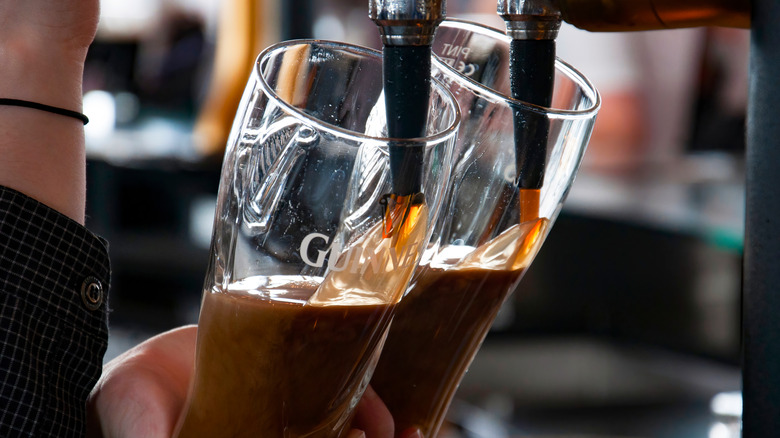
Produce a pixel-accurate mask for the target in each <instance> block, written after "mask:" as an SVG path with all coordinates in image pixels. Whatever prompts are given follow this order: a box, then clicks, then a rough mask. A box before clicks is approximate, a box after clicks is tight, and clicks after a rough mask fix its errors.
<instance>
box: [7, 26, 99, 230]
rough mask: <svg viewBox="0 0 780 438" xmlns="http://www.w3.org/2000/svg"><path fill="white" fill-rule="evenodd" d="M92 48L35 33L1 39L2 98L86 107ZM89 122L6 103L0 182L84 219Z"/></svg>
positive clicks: (81, 221)
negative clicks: (36, 37) (48, 40)
mask: <svg viewBox="0 0 780 438" xmlns="http://www.w3.org/2000/svg"><path fill="white" fill-rule="evenodd" d="M84 56H86V50H64V49H63V48H61V47H52V46H51V45H46V44H37V43H36V42H35V41H30V39H29V38H16V39H15V40H10V41H9V40H8V39H6V40H5V41H2V42H0V97H3V98H14V99H21V100H28V101H32V102H38V103H43V104H47V105H52V106H57V107H61V108H65V109H70V110H74V111H81V110H82V108H81V96H82V90H81V81H82V75H83V57H84ZM85 184H86V183H85V152H84V127H83V124H82V123H81V122H80V121H79V120H77V119H74V118H70V117H65V116H62V115H57V114H53V113H48V112H45V111H41V110H35V109H30V108H22V107H15V106H3V105H0V185H4V186H7V187H10V188H13V189H16V190H18V191H20V192H22V193H25V194H27V195H28V196H31V197H33V198H35V199H37V200H39V201H40V202H43V203H44V204H46V205H49V206H50V207H52V208H54V209H56V210H58V211H60V212H62V213H63V214H65V215H67V216H69V217H70V218H72V219H74V220H76V221H78V222H80V223H83V222H84V207H85Z"/></svg>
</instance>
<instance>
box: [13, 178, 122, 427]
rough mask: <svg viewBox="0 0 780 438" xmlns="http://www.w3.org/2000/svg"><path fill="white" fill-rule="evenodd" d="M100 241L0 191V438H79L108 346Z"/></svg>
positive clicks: (37, 205) (20, 196)
mask: <svg viewBox="0 0 780 438" xmlns="http://www.w3.org/2000/svg"><path fill="white" fill-rule="evenodd" d="M109 276H110V267H109V262H108V250H107V246H106V243H105V242H104V241H103V240H102V239H100V238H98V237H97V236H95V235H94V234H92V233H90V232H89V231H87V229H86V228H84V227H83V226H81V225H79V224H78V223H76V222H75V221H72V220H71V219H69V218H67V217H66V216H64V215H62V214H60V213H58V212H56V211H55V210H53V209H51V208H49V207H47V206H45V205H43V204H41V203H39V202H37V201H35V200H33V199H31V198H29V197H27V196H25V195H23V194H21V193H19V192H16V191H13V190H10V189H7V188H3V187H0V437H83V436H84V435H85V431H86V426H85V418H86V400H87V397H88V395H89V392H90V390H91V389H92V387H93V386H94V385H95V383H96V382H97V379H98V378H99V377H100V372H101V369H102V362H103V355H104V354H105V351H106V345H107V342H108V326H107V310H106V307H107V306H106V293H107V289H108V284H109Z"/></svg>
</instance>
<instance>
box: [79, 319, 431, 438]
mask: <svg viewBox="0 0 780 438" xmlns="http://www.w3.org/2000/svg"><path fill="white" fill-rule="evenodd" d="M196 338H197V326H186V327H181V328H177V329H174V330H171V331H168V332H165V333H162V334H160V335H157V336H155V337H153V338H151V339H149V340H147V341H145V342H143V343H141V344H139V345H137V346H136V347H134V348H132V349H130V350H128V351H127V352H125V353H124V354H122V355H121V356H119V357H117V358H116V359H114V360H112V361H111V362H109V363H108V364H107V365H106V366H105V368H104V370H103V376H102V377H101V378H100V381H99V382H98V384H97V385H96V386H95V389H94V390H93V391H92V394H90V398H89V402H88V405H87V409H88V430H87V436H88V437H90V438H98V437H103V438H141V437H142V438H169V437H170V436H171V435H172V433H173V429H174V427H175V426H176V421H177V420H178V417H179V414H180V411H181V410H182V408H183V407H184V402H185V400H186V398H187V391H188V388H189V381H190V379H191V377H192V370H193V364H194V360H195V344H196ZM353 427H355V429H353V430H352V431H351V432H350V434H349V435H348V438H360V437H365V438H393V436H394V425H393V418H392V416H391V415H390V412H389V411H388V410H387V408H386V407H385V405H384V403H382V401H381V400H380V399H379V396H377V395H376V393H375V392H374V391H373V390H372V389H371V388H370V387H369V388H368V389H367V390H366V392H365V394H364V395H363V398H362V399H361V400H360V402H359V403H358V405H357V408H356V413H355V418H354V420H353ZM400 438H422V435H419V434H417V435H415V434H414V431H407V432H405V433H404V434H402V435H401V437H400Z"/></svg>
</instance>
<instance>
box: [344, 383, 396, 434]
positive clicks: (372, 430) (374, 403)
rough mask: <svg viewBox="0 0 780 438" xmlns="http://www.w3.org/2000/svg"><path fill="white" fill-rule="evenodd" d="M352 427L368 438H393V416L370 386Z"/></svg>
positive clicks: (356, 411)
mask: <svg viewBox="0 0 780 438" xmlns="http://www.w3.org/2000/svg"><path fill="white" fill-rule="evenodd" d="M352 426H353V427H355V428H358V429H360V430H362V431H364V432H365V434H366V435H365V436H366V437H367V438H393V435H394V434H395V425H394V424H393V416H392V415H391V414H390V411H389V410H387V406H385V404H384V402H382V399H380V398H379V396H378V395H377V393H376V392H374V390H373V389H372V388H371V386H369V387H368V388H366V392H365V393H363V397H362V398H361V399H360V402H358V405H357V408H356V409H355V418H354V419H353V420H352Z"/></svg>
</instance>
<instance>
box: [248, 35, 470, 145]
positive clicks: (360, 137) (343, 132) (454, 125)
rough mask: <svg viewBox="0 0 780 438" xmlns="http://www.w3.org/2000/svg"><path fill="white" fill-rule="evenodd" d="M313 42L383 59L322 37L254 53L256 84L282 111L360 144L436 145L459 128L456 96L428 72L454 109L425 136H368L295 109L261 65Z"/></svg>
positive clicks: (370, 51) (361, 48)
mask: <svg viewBox="0 0 780 438" xmlns="http://www.w3.org/2000/svg"><path fill="white" fill-rule="evenodd" d="M314 44H318V45H322V46H327V47H330V48H334V49H338V50H341V51H345V52H353V53H356V54H358V55H361V56H366V55H368V56H371V57H378V58H379V60H380V62H381V60H382V52H380V51H378V50H374V49H371V48H368V47H365V46H360V45H357V44H351V43H344V42H339V41H331V40H324V39H316V38H306V39H292V40H287V41H282V42H278V43H274V44H272V45H270V46H268V47H266V48H265V49H264V50H263V51H261V52H260V54H259V55H258V56H257V60H256V61H255V65H254V68H253V69H252V74H253V75H256V77H257V83H258V87H259V88H260V89H261V90H262V92H263V93H265V94H266V95H267V96H270V97H272V98H274V101H275V102H276V103H277V104H278V105H281V106H282V107H283V108H285V110H287V112H288V113H290V114H292V115H294V116H295V117H297V118H299V119H302V120H303V121H304V122H306V123H311V124H313V125H315V126H316V127H317V129H318V130H322V131H326V132H330V133H331V134H334V135H338V136H339V137H341V138H346V139H350V140H353V141H356V142H363V143H365V142H367V141H371V142H377V143H381V144H384V145H388V144H390V143H393V144H409V143H416V144H419V143H426V145H428V144H431V145H435V144H439V143H442V142H446V141H447V139H448V138H451V137H454V136H456V135H457V132H458V127H459V125H460V121H461V114H460V106H459V105H458V101H457V99H455V96H453V94H452V93H451V92H450V91H449V90H448V89H447V87H446V86H444V84H442V83H441V81H439V80H437V79H436V78H434V77H433V75H431V86H432V88H433V87H435V88H436V89H437V90H438V92H439V93H441V94H442V95H443V96H445V97H446V98H447V99H448V100H449V101H450V103H451V104H452V108H453V109H454V112H453V118H452V122H451V123H450V124H449V126H447V127H446V128H444V129H441V130H438V131H437V132H436V133H434V134H432V135H430V136H426V137H417V138H396V137H377V136H373V135H367V134H364V133H362V132H357V131H352V130H350V129H345V128H342V127H339V126H336V125H333V124H331V123H328V122H326V121H324V120H320V119H319V118H317V117H313V116H312V115H311V114H307V113H306V112H304V111H301V110H300V109H299V108H296V107H295V106H293V105H291V104H290V103H288V102H287V101H286V100H284V99H282V98H281V97H280V96H279V95H278V94H277V93H276V92H275V91H274V90H273V88H272V87H271V86H270V84H268V82H267V81H266V80H265V77H264V76H263V73H262V68H263V67H264V65H265V64H266V63H267V61H268V60H269V57H270V55H272V54H274V53H277V52H281V51H285V50H287V49H289V48H290V47H292V46H299V45H308V46H313V45H314ZM383 92H384V91H383Z"/></svg>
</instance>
